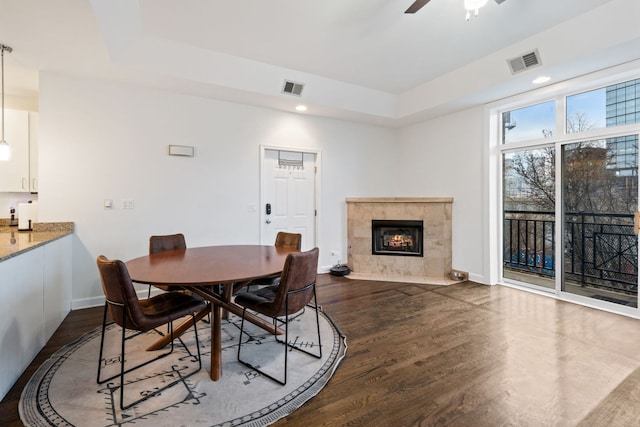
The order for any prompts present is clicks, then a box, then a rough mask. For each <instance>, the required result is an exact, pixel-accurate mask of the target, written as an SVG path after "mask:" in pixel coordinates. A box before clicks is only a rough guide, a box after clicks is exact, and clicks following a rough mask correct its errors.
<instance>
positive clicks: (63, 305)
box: [43, 235, 71, 341]
mask: <svg viewBox="0 0 640 427" xmlns="http://www.w3.org/2000/svg"><path fill="white" fill-rule="evenodd" d="M43 248H44V274H43V277H44V339H45V341H47V340H48V339H49V338H51V336H52V335H53V333H54V332H55V331H56V329H58V326H59V325H60V324H61V323H62V321H63V320H64V318H65V317H67V314H69V311H71V235H69V236H65V237H63V238H61V239H58V240H55V241H53V242H51V243H47V244H46V245H44V246H43Z"/></svg>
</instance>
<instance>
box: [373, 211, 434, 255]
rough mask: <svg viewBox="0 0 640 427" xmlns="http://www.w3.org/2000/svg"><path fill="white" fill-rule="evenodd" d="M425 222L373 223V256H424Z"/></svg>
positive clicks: (375, 220)
mask: <svg viewBox="0 0 640 427" xmlns="http://www.w3.org/2000/svg"><path fill="white" fill-rule="evenodd" d="M422 233H423V222H422V221H419V220H378V219H374V220H372V221H371V253H372V254H373V255H401V256H424V255H423V249H422V240H423V239H422Z"/></svg>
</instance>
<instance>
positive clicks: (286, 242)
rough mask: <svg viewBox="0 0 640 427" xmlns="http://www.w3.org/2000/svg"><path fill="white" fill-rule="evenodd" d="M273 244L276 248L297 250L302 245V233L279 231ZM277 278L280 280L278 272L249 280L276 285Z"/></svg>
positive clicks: (260, 284)
mask: <svg viewBox="0 0 640 427" xmlns="http://www.w3.org/2000/svg"><path fill="white" fill-rule="evenodd" d="M274 246H275V247H276V248H284V249H292V250H295V251H298V252H299V251H300V248H301V247H302V234H299V233H287V232H285V231H279V232H278V234H277V235H276V241H275V243H274ZM278 280H280V275H279V274H278V275H276V276H269V277H261V278H259V279H256V280H253V281H251V283H250V285H251V286H253V285H258V286H265V285H277V284H278Z"/></svg>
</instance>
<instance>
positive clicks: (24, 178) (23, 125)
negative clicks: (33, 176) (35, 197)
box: [0, 110, 29, 193]
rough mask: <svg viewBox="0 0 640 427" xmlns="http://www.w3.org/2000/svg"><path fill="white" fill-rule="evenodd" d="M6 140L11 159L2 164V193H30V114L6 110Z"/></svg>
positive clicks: (0, 171)
mask: <svg viewBox="0 0 640 427" xmlns="http://www.w3.org/2000/svg"><path fill="white" fill-rule="evenodd" d="M4 120H5V124H4V139H5V141H7V143H8V144H9V147H11V158H10V159H9V161H7V162H0V191H7V192H14V193H15V192H28V191H29V112H27V111H17V110H5V112H4Z"/></svg>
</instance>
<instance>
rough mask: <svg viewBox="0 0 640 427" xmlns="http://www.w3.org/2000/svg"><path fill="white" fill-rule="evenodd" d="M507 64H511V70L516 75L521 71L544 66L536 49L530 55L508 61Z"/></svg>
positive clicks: (526, 54)
mask: <svg viewBox="0 0 640 427" xmlns="http://www.w3.org/2000/svg"><path fill="white" fill-rule="evenodd" d="M507 62H508V63H509V68H511V73H512V74H516V73H519V72H521V71H524V70H528V69H529V68H533V67H537V66H538V65H542V61H541V60H540V54H539V53H538V49H535V50H533V51H532V52H529V53H525V54H524V55H521V56H518V57H516V58H511V59H509V60H507Z"/></svg>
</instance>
